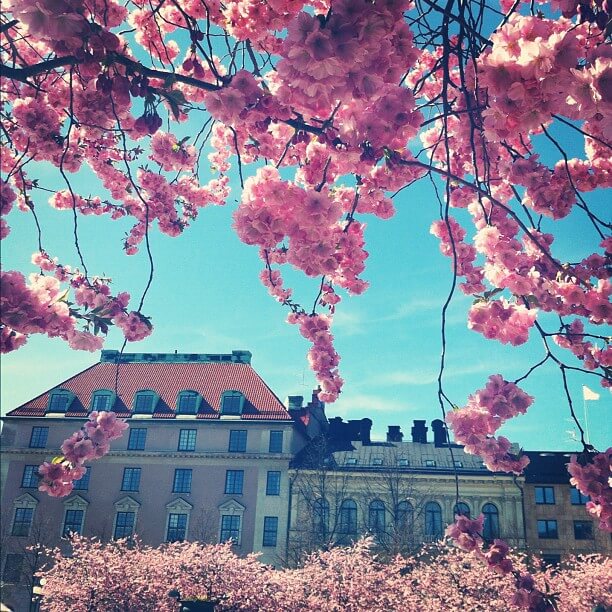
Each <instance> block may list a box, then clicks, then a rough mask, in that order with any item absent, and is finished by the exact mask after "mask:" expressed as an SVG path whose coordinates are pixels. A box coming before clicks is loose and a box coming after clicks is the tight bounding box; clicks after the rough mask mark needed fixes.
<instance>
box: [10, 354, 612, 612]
mask: <svg viewBox="0 0 612 612" xmlns="http://www.w3.org/2000/svg"><path fill="white" fill-rule="evenodd" d="M92 410H97V411H104V410H112V411H114V412H115V413H116V414H117V416H118V417H121V418H125V419H126V420H127V422H128V424H129V429H128V431H126V433H125V435H124V436H123V437H122V438H120V439H118V440H115V441H114V442H113V443H112V444H111V452H110V453H109V454H108V455H106V456H105V457H103V458H102V459H100V460H97V461H93V462H91V465H90V466H89V467H88V471H87V474H86V475H85V476H84V477H83V478H82V479H81V480H80V481H77V482H76V483H75V489H74V491H73V493H72V494H71V495H69V496H68V497H66V498H61V499H57V498H51V497H49V496H48V495H47V494H45V493H41V492H39V491H38V477H37V468H38V466H39V465H40V464H41V463H42V462H43V461H48V460H50V459H51V458H53V457H54V456H57V455H59V454H60V446H61V444H62V442H63V441H64V440H65V439H66V438H67V437H69V436H70V435H71V434H72V433H73V432H74V431H76V430H78V429H79V428H80V427H81V426H82V424H83V423H84V422H85V421H86V419H87V418H88V414H89V413H90V412H91V411H92ZM3 421H4V426H3V429H2V436H1V445H2V461H1V462H0V467H1V483H2V491H3V495H2V532H1V534H0V538H1V539H0V544H1V545H2V552H1V555H2V557H1V559H0V561H1V566H0V567H1V569H2V581H3V594H2V597H3V600H4V601H5V602H6V603H8V604H11V605H14V606H15V607H16V609H17V610H24V609H27V607H28V602H29V601H30V598H31V594H32V593H33V589H34V587H35V584H34V579H33V575H34V573H35V571H36V570H37V569H38V568H39V567H40V562H41V561H42V557H41V556H40V555H39V554H37V553H35V552H32V551H31V550H28V547H29V546H31V545H35V544H42V545H44V546H55V545H58V544H59V545H60V546H61V545H62V543H63V542H65V540H64V539H63V538H64V536H65V535H67V534H68V533H69V532H78V533H81V534H83V535H85V536H97V537H99V538H101V539H111V538H122V537H130V536H132V535H134V534H137V535H138V536H139V537H140V538H141V539H142V540H143V542H144V543H146V544H150V545H158V544H160V543H162V542H166V541H174V540H182V539H189V540H200V541H204V542H219V541H225V540H230V539H231V540H232V541H233V543H234V544H233V545H234V547H235V550H236V552H237V553H239V554H246V553H249V552H259V553H261V560H262V561H263V562H264V563H270V564H274V565H280V564H288V565H294V564H297V563H299V562H300V561H301V560H302V559H303V557H304V555H305V554H307V553H309V552H310V551H312V550H315V549H318V548H325V547H330V546H334V545H342V544H346V543H350V542H351V541H353V540H355V539H356V538H358V537H359V536H361V535H365V534H369V535H371V536H373V537H374V538H375V542H376V545H377V547H378V552H379V553H380V554H381V556H383V557H384V556H385V555H395V554H397V553H406V552H412V551H413V550H415V549H417V548H418V547H420V546H421V545H422V544H423V543H424V542H432V541H436V540H439V539H441V538H442V537H443V533H444V528H445V526H446V525H447V524H449V523H451V522H452V521H453V519H454V516H455V515H456V514H465V515H469V516H472V517H476V516H478V515H479V514H481V513H482V514H484V517H485V523H484V533H483V536H484V538H485V539H486V540H488V541H491V540H493V539H495V538H503V539H505V540H507V541H508V542H509V543H510V544H511V545H512V546H514V547H518V548H527V549H528V550H530V551H533V552H538V553H539V552H541V553H542V554H543V556H544V558H545V559H547V560H548V561H552V562H555V561H558V560H559V559H560V558H561V556H562V555H563V554H565V553H581V552H604V553H608V554H610V553H611V552H612V550H611V540H610V538H609V536H607V534H604V533H600V532H599V530H598V529H597V528H596V526H595V525H594V524H593V521H592V520H591V519H590V517H589V516H588V515H587V514H586V512H585V511H584V503H585V501H586V499H585V498H584V497H582V496H580V494H579V493H578V492H577V491H576V490H575V489H573V488H572V487H570V485H569V476H568V474H567V471H566V469H565V464H566V463H567V462H568V461H569V455H568V454H564V453H548V452H529V453H527V454H528V455H529V458H530V459H531V464H530V466H529V468H528V469H527V472H526V475H525V477H524V478H523V477H520V478H515V477H513V476H511V475H507V474H498V473H492V472H489V471H488V470H487V469H486V467H485V466H484V465H483V463H482V462H481V460H480V459H479V458H478V457H475V456H473V455H468V454H467V453H465V452H464V451H463V449H462V447H461V446H459V445H456V444H452V443H449V441H448V437H447V431H446V429H445V427H444V424H443V422H442V421H440V420H434V421H432V423H431V429H432V432H433V437H432V439H429V438H428V431H429V430H428V428H427V427H426V422H425V421H423V420H415V421H414V424H413V426H412V429H411V433H410V439H409V440H404V434H403V433H402V431H401V429H400V427H399V426H397V425H392V426H389V430H388V433H387V436H386V440H385V441H373V440H372V439H371V436H370V432H371V428H372V421H371V420H370V419H361V420H351V421H348V422H344V421H343V420H342V419H341V418H339V417H336V418H332V419H329V420H328V418H327V417H326V415H325V406H324V404H323V403H322V402H320V401H319V400H318V399H317V392H316V391H315V392H314V393H313V396H312V399H311V400H310V401H309V402H308V403H307V404H306V405H304V400H303V398H302V397H301V396H290V397H289V398H288V402H287V407H285V406H284V405H283V403H282V402H281V401H280V400H279V399H278V397H277V396H276V395H275V394H274V393H273V392H272V391H271V390H270V388H269V387H268V386H267V385H266V383H265V382H264V381H263V380H262V379H261V378H260V377H259V375H258V374H257V373H256V372H255V370H254V369H253V368H252V366H251V353H250V352H248V351H233V352H232V353H231V354H215V355H209V354H162V353H146V354H139V353H130V354H126V353H124V354H120V353H119V352H117V351H102V355H101V359H100V361H99V363H96V364H94V365H93V366H91V367H90V368H87V369H86V370H84V371H82V372H79V373H78V374H76V375H75V376H72V377H71V378H69V379H67V380H65V381H64V382H62V383H60V384H59V385H57V386H56V387H54V388H52V389H50V390H48V391H46V392H45V393H43V394H41V395H39V396H38V397H35V398H34V399H32V400H31V401H29V402H26V403H25V404H23V405H22V406H20V407H18V408H16V409H15V410H12V411H11V412H9V413H8V414H7V416H6V417H4V419H3ZM24 602H25V603H24Z"/></svg>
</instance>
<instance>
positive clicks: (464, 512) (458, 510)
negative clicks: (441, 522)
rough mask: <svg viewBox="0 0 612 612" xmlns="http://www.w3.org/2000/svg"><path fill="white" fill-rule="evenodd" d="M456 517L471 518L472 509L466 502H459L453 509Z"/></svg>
mask: <svg viewBox="0 0 612 612" xmlns="http://www.w3.org/2000/svg"><path fill="white" fill-rule="evenodd" d="M455 516H466V517H467V518H470V507H469V506H468V505H467V504H466V503H465V502H459V503H458V504H455V507H454V508H453V517H455Z"/></svg>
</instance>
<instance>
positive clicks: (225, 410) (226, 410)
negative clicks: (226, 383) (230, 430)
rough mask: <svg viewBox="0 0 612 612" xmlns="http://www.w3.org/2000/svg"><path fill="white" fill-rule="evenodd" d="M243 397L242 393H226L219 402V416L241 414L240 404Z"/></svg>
mask: <svg viewBox="0 0 612 612" xmlns="http://www.w3.org/2000/svg"><path fill="white" fill-rule="evenodd" d="M243 401H244V396H243V395H242V393H238V392H236V393H226V394H225V395H224V396H223V400H222V402H221V414H230V415H238V414H242V403H243Z"/></svg>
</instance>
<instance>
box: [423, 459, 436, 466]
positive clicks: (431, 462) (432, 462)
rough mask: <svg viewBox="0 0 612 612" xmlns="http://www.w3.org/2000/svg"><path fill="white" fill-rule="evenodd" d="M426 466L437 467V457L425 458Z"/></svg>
mask: <svg viewBox="0 0 612 612" xmlns="http://www.w3.org/2000/svg"><path fill="white" fill-rule="evenodd" d="M425 467H436V461H435V459H425Z"/></svg>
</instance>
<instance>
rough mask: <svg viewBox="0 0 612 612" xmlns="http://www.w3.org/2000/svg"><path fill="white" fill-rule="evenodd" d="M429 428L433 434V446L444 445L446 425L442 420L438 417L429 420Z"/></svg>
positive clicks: (445, 441) (445, 443) (445, 442)
mask: <svg viewBox="0 0 612 612" xmlns="http://www.w3.org/2000/svg"><path fill="white" fill-rule="evenodd" d="M431 428H432V430H433V434H434V446H437V447H440V446H446V445H447V437H446V427H445V426H444V421H441V420H440V419H436V420H435V421H432V422H431Z"/></svg>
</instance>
